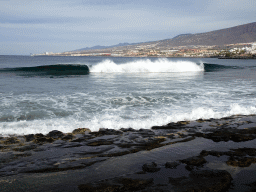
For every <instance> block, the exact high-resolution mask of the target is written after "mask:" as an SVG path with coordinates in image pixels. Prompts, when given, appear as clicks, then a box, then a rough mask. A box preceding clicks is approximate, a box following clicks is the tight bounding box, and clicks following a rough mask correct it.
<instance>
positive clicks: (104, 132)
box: [90, 128, 123, 137]
mask: <svg viewBox="0 0 256 192" xmlns="http://www.w3.org/2000/svg"><path fill="white" fill-rule="evenodd" d="M90 134H92V135H95V136H96V137H98V136H103V135H122V134H123V132H122V131H120V130H115V129H105V128H100V129H99V131H98V132H90Z"/></svg>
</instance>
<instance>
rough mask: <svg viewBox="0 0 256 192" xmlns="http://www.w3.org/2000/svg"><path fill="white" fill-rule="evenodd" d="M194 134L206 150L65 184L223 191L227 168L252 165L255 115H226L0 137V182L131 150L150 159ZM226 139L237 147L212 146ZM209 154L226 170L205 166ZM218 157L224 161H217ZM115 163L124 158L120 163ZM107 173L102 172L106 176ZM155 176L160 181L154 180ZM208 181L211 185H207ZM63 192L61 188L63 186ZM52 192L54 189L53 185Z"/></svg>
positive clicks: (255, 161)
mask: <svg viewBox="0 0 256 192" xmlns="http://www.w3.org/2000/svg"><path fill="white" fill-rule="evenodd" d="M198 138H203V139H205V141H209V142H210V143H211V146H210V147H211V148H212V149H211V150H208V149H207V148H206V149H205V150H201V152H199V153H197V154H190V152H189V151H186V150H184V149H183V150H181V151H180V153H178V154H180V159H175V160H170V159H168V158H167V157H166V159H161V161H165V162H164V163H163V162H162V163H159V162H158V161H159V159H158V158H157V157H155V160H154V159H153V161H147V162H144V163H141V164H138V167H139V168H140V171H139V170H137V169H135V168H131V169H129V174H130V172H133V174H131V175H130V176H129V177H124V176H119V177H116V178H115V179H108V180H106V179H105V180H101V181H98V180H97V178H96V177H95V178H93V179H92V180H94V182H90V183H88V182H86V181H79V182H76V181H75V180H73V178H71V180H72V181H74V182H73V183H75V184H73V185H74V186H73V185H72V183H71V184H70V186H72V187H73V188H72V187H71V188H72V190H74V191H90V190H91V191H170V189H171V190H172V191H193V190H194V191H200V190H199V188H200V189H202V190H201V191H223V190H224V191H228V190H229V188H230V185H231V184H232V183H233V180H232V177H233V176H231V175H230V173H229V168H230V170H231V169H232V168H239V170H240V169H250V168H251V167H256V166H255V165H256V116H253V115H250V116H232V117H227V118H222V119H208V120H204V119H199V120H197V121H182V122H177V123H169V124H167V125H164V126H153V127H152V128H151V129H139V130H135V129H133V128H122V129H120V130H114V129H107V128H101V129H99V131H97V132H91V130H90V129H88V128H78V129H75V130H73V132H72V133H62V132H61V131H58V130H53V131H51V132H49V133H48V134H46V135H44V134H41V133H38V134H29V135H24V136H21V135H12V136H9V137H4V136H1V137H0V186H1V184H3V185H2V186H11V185H12V184H10V183H8V182H5V181H7V180H8V179H10V178H15V179H16V180H17V178H20V176H21V177H24V178H27V177H29V176H30V175H33V174H36V175H37V176H38V177H39V176H41V175H43V174H48V176H49V177H50V176H51V177H54V174H55V175H56V174H57V175H58V176H60V175H61V174H67V173H76V172H77V171H83V170H84V171H86V170H87V169H88V168H92V167H94V166H95V165H98V166H99V167H101V165H102V164H103V163H108V162H111V161H113V160H114V159H115V158H118V157H122V156H124V157H125V155H129V156H130V157H131V156H132V157H133V158H134V159H136V156H137V154H141V153H143V152H145V153H147V154H149V157H150V153H151V151H154V150H158V149H159V150H164V149H165V148H168V149H171V148H172V146H174V147H175V146H180V147H181V149H182V146H183V144H185V143H188V142H190V143H191V144H192V143H193V142H194V140H197V139H198ZM226 143H227V144H230V143H234V144H236V146H238V147H236V148H229V149H228V150H223V149H222V150H219V149H218V148H214V145H216V146H217V145H218V146H223V147H224V146H225V145H226ZM246 143H250V146H249V147H248V146H247V147H239V146H240V145H241V146H244V145H245V144H246ZM203 145H204V144H202V146H203ZM183 153H184V154H183ZM186 154H187V155H186ZM184 155H186V157H185V156H184ZM183 156H184V157H183ZM211 158H215V161H216V162H218V163H220V164H221V165H222V167H226V168H225V169H227V170H225V169H224V168H223V170H219V167H218V166H216V168H215V169H212V168H211V169H209V167H211V166H212V165H214V163H216V162H214V163H213V162H211V161H210V160H209V159H211ZM216 158H217V159H216ZM222 158H224V159H225V160H221V159H222ZM121 164H125V162H124V161H122V163H121ZM117 166H118V165H117ZM117 168H118V167H117ZM120 169H122V167H120ZM133 169H134V171H133ZM255 169H256V168H255ZM255 169H254V170H255ZM97 170H98V169H97ZM181 170H182V171H181ZM137 173H140V174H137ZM181 173H182V174H181ZM183 173H184V174H183ZM107 175H108V174H107V173H106V178H107ZM173 175H177V176H176V177H173ZM16 177H17V178H16ZM44 177H45V176H44ZM161 177H163V179H160V180H159V179H158V178H161ZM7 178H8V179H7ZM196 178H200V179H201V180H202V181H204V183H205V184H200V183H196ZM214 182H215V183H217V184H216V185H213V183H214ZM255 182H256V178H255ZM181 183H182V184H181ZM62 185H63V186H66V185H67V184H65V182H64V181H63V183H61V182H60V183H59V185H58V186H62ZM242 185H244V186H245V185H246V186H247V187H249V188H250V186H251V188H252V189H253V187H255V185H253V182H252V184H251V185H248V183H247V184H242ZM235 187H237V186H235ZM231 188H232V187H231ZM251 188H250V189H251ZM7 189H8V190H7ZM9 189H10V188H4V190H3V191H10V190H9ZM67 189H69V190H70V188H67ZM63 190H64V191H65V187H63ZM63 190H62V191H63ZM0 191H1V190H0ZM16 191H17V190H16ZM21 191H22V190H21ZM27 191H30V190H27ZM31 191H36V190H32V189H31ZM42 191H43V190H42ZM52 191H57V189H55V188H53V189H52Z"/></svg>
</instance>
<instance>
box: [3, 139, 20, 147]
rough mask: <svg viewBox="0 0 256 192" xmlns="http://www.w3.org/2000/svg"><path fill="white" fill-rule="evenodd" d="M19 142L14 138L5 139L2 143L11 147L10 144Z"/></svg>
mask: <svg viewBox="0 0 256 192" xmlns="http://www.w3.org/2000/svg"><path fill="white" fill-rule="evenodd" d="M19 142H20V140H19V139H17V138H16V137H10V138H7V139H6V140H5V141H3V144H5V145H11V144H16V143H19Z"/></svg>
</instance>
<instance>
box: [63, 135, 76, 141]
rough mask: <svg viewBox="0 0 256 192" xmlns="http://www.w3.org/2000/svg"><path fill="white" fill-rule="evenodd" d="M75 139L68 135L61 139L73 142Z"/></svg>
mask: <svg viewBox="0 0 256 192" xmlns="http://www.w3.org/2000/svg"><path fill="white" fill-rule="evenodd" d="M73 138H75V137H74V136H73V135H71V134H68V135H65V136H64V137H62V138H61V139H62V140H64V141H71V140H72V139H73Z"/></svg>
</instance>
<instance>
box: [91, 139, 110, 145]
mask: <svg viewBox="0 0 256 192" xmlns="http://www.w3.org/2000/svg"><path fill="white" fill-rule="evenodd" d="M111 144H113V141H106V140H99V141H93V142H91V143H88V144H87V145H88V146H100V145H111Z"/></svg>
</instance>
